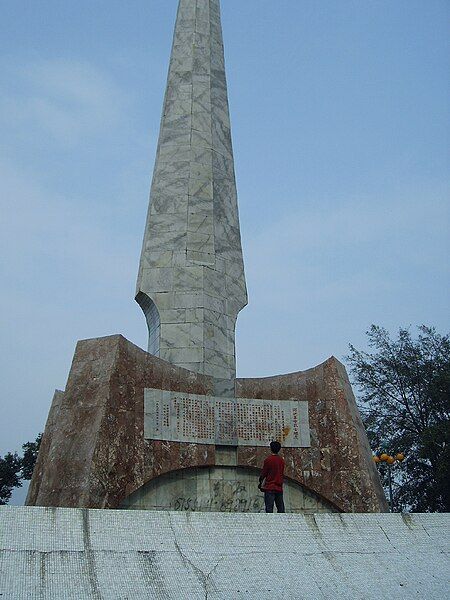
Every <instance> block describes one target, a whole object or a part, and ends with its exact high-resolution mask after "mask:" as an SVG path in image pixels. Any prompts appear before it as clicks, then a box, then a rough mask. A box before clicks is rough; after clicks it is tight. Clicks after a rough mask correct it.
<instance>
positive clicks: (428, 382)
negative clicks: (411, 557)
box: [346, 325, 450, 512]
mask: <svg viewBox="0 0 450 600" xmlns="http://www.w3.org/2000/svg"><path fill="white" fill-rule="evenodd" d="M418 329H419V334H418V336H417V338H416V339H413V338H412V336H411V333H410V331H409V329H405V328H400V329H399V335H398V338H397V339H391V338H390V336H389V333H388V332H387V331H386V330H385V329H383V328H382V327H379V326H376V325H372V326H371V328H370V330H369V331H368V332H367V336H368V343H369V347H370V348H373V349H374V351H373V352H372V353H370V352H363V351H360V350H357V349H356V348H355V347H354V346H352V345H350V354H349V356H347V357H346V358H347V360H348V362H349V364H350V369H351V373H352V375H353V379H354V383H355V384H356V385H357V386H358V388H359V390H360V397H359V401H358V405H359V408H360V411H361V414H362V418H363V421H364V424H365V426H366V429H367V433H368V436H369V440H370V442H371V445H372V448H373V450H374V451H386V452H387V453H390V454H395V453H396V452H404V453H405V456H406V459H405V461H404V462H403V463H402V464H401V466H398V467H396V468H395V469H393V483H394V505H395V507H396V508H397V509H398V510H400V509H402V510H405V509H409V510H412V511H416V512H435V511H449V510H450V476H449V468H450V450H449V448H450V336H449V335H440V334H438V333H437V332H436V330H435V329H434V328H432V327H426V326H425V325H422V326H420V327H419V328H418ZM380 475H381V476H382V481H383V484H384V485H386V477H387V474H386V472H385V470H384V471H383V469H380Z"/></svg>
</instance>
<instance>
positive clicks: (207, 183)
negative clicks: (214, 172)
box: [189, 167, 213, 200]
mask: <svg viewBox="0 0 450 600" xmlns="http://www.w3.org/2000/svg"><path fill="white" fill-rule="evenodd" d="M207 168H208V167H205V169H207ZM189 195H190V196H195V197H197V198H205V199H206V200H212V199H213V186H212V177H210V178H203V177H202V178H197V177H195V176H194V175H191V176H190V178H189Z"/></svg>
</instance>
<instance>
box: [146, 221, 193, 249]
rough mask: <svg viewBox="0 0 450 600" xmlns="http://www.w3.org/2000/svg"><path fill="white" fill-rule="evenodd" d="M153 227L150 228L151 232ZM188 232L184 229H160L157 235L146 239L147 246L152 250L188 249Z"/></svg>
mask: <svg viewBox="0 0 450 600" xmlns="http://www.w3.org/2000/svg"><path fill="white" fill-rule="evenodd" d="M151 230H152V228H151V227H150V228H149V230H148V231H149V232H150V231H151ZM186 242H187V238H186V233H185V232H184V231H176V230H174V231H160V230H158V232H157V235H155V237H150V238H148V239H147V240H146V248H148V249H150V250H158V251H164V250H184V251H185V250H186Z"/></svg>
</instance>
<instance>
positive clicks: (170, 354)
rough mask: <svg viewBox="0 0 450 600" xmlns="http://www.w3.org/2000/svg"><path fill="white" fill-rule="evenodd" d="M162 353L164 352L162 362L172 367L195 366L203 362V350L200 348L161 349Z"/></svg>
mask: <svg viewBox="0 0 450 600" xmlns="http://www.w3.org/2000/svg"><path fill="white" fill-rule="evenodd" d="M162 351H163V352H164V357H163V358H164V360H167V361H168V362H170V363H172V364H174V365H179V366H181V365H185V364H187V363H190V364H192V363H194V364H197V363H202V362H203V360H204V350H203V348H202V347H195V348H192V347H189V348H163V349H162ZM183 368H186V367H183Z"/></svg>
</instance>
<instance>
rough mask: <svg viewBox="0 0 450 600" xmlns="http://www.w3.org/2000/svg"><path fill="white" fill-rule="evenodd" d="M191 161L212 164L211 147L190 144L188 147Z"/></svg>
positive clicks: (199, 163)
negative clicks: (189, 147)
mask: <svg viewBox="0 0 450 600" xmlns="http://www.w3.org/2000/svg"><path fill="white" fill-rule="evenodd" d="M189 156H190V160H191V163H194V164H198V165H208V166H212V161H213V151H212V150H211V148H202V147H198V146H192V147H191V149H190V155H189Z"/></svg>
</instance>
